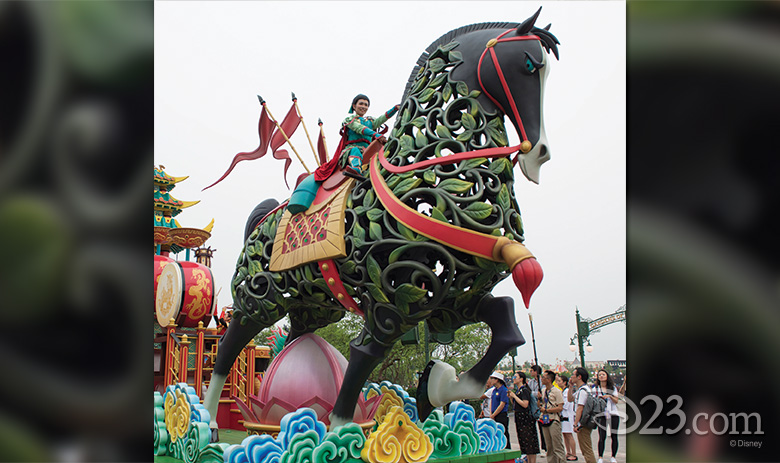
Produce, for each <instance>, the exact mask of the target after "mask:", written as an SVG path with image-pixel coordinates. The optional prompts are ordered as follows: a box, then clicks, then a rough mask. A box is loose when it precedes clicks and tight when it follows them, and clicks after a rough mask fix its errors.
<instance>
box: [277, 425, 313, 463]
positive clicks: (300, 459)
mask: <svg viewBox="0 0 780 463" xmlns="http://www.w3.org/2000/svg"><path fill="white" fill-rule="evenodd" d="M319 443H320V436H319V434H317V431H314V430H313V429H309V430H307V431H304V432H301V433H297V434H295V435H294V436H293V437H292V439H291V440H290V445H289V446H288V447H287V450H285V451H284V453H282V458H281V459H280V460H279V461H280V463H311V462H313V461H314V460H313V458H312V456H313V454H314V449H315V448H316V447H317V445H318V444H319Z"/></svg>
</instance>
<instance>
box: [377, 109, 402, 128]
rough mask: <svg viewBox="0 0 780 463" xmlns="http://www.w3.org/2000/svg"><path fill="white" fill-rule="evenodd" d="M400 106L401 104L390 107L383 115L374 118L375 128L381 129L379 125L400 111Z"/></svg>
mask: <svg viewBox="0 0 780 463" xmlns="http://www.w3.org/2000/svg"><path fill="white" fill-rule="evenodd" d="M399 106H400V105H395V106H393V107H392V108H390V109H388V110H387V111H385V112H384V113H383V114H382V115H381V116H379V117H377V118H376V119H374V128H375V129H379V127H380V126H381V125H382V124H384V123H385V121H387V120H388V119H390V118H391V117H393V115H394V114H395V113H397V112H398V107H399Z"/></svg>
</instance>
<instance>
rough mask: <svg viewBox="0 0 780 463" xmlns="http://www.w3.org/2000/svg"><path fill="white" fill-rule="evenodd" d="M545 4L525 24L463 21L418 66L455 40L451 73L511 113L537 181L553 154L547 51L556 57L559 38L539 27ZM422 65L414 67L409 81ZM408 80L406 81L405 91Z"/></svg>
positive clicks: (483, 100)
mask: <svg viewBox="0 0 780 463" xmlns="http://www.w3.org/2000/svg"><path fill="white" fill-rule="evenodd" d="M540 12H541V8H539V10H537V11H536V13H535V14H534V15H533V16H531V17H530V18H528V19H527V20H525V21H524V22H523V23H480V24H472V25H469V26H464V27H461V28H458V29H455V30H453V31H450V32H448V33H447V34H445V35H443V36H442V37H440V38H439V39H438V40H436V41H435V42H434V43H432V44H431V45H430V46H428V48H427V49H426V52H425V53H423V55H422V56H420V59H419V60H418V65H420V64H423V63H424V62H425V60H426V59H427V55H428V54H430V53H432V52H433V51H434V50H436V48H437V47H438V46H439V45H442V44H445V43H449V42H450V41H452V40H455V41H457V42H458V47H457V48H456V49H457V50H458V51H460V53H461V54H462V56H463V62H462V63H461V64H460V65H458V66H457V67H456V68H455V69H453V71H452V77H453V78H454V79H456V80H461V81H464V82H466V84H468V87H469V88H470V89H478V90H480V91H482V94H481V95H480V96H479V102H480V104H481V105H482V106H483V107H484V108H485V110H486V111H488V112H495V111H500V112H501V113H503V114H505V115H506V116H508V117H509V119H510V120H511V121H512V125H514V127H515V130H516V131H517V133H518V135H519V136H520V140H521V141H523V140H527V141H528V142H529V143H530V147H528V146H527V145H528V144H526V148H530V149H528V150H527V151H525V152H523V153H521V154H520V158H519V164H520V168H521V170H522V171H523V174H524V175H525V176H526V178H528V179H529V180H531V181H532V182H534V183H538V182H539V169H540V167H541V165H542V164H543V163H544V162H546V161H548V160H549V159H550V151H549V148H548V146H547V139H546V135H545V131H544V119H543V113H542V104H543V98H544V82H545V79H546V78H547V71H548V69H549V66H548V65H547V64H548V59H547V55H548V54H549V53H550V52H552V53H553V54H554V55H555V57H556V59H557V58H558V47H557V45H558V44H559V42H558V39H557V38H555V36H554V35H553V34H551V33H550V32H549V28H550V26H549V25H548V26H546V27H545V28H539V27H536V26H535V25H534V24H535V23H536V19H537V17H538V16H539V13H540ZM418 68H419V66H418V67H416V68H415V69H414V70H413V71H412V76H411V77H410V82H411V80H412V79H413V77H414V76H415V75H416V71H417V70H418ZM409 88H410V85H407V92H406V93H408V90H409Z"/></svg>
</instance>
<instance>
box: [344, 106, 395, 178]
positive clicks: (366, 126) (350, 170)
mask: <svg viewBox="0 0 780 463" xmlns="http://www.w3.org/2000/svg"><path fill="white" fill-rule="evenodd" d="M370 105H371V102H370V101H369V99H368V97H367V96H366V95H363V94H362V93H360V94H358V95H357V96H355V98H353V99H352V106H351V107H350V109H349V116H347V118H346V119H344V122H342V123H341V126H342V127H343V128H344V130H345V131H346V132H347V133H346V135H347V139H346V141H345V142H344V148H343V149H342V151H341V153H340V157H339V165H340V166H341V167H344V169H345V173H346V174H347V175H349V176H354V177H358V178H361V179H362V178H363V151H364V150H365V149H366V148H367V147H368V145H369V144H370V143H371V142H372V141H374V140H379V141H380V143H382V144H384V143H385V142H386V141H387V139H386V138H385V136H384V135H382V134H381V133H379V132H378V130H379V127H381V126H382V124H384V123H385V122H386V121H387V120H388V119H390V118H391V117H393V115H394V114H395V113H396V112H398V107H399V105H395V106H393V107H392V108H390V109H389V110H387V111H385V112H384V114H382V115H381V116H379V117H377V118H376V119H375V118H373V117H370V116H366V112H368V107H369V106H370Z"/></svg>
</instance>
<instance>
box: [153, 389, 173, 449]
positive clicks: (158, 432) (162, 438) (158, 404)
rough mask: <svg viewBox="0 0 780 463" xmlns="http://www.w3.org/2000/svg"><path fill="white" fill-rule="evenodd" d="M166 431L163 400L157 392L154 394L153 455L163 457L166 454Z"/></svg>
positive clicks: (168, 437) (168, 438)
mask: <svg viewBox="0 0 780 463" xmlns="http://www.w3.org/2000/svg"><path fill="white" fill-rule="evenodd" d="M169 441H170V436H168V430H167V429H166V428H165V410H164V409H163V398H162V395H161V394H160V393H159V392H155V393H154V454H155V455H157V456H162V455H165V454H166V453H167V452H168V442H169Z"/></svg>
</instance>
